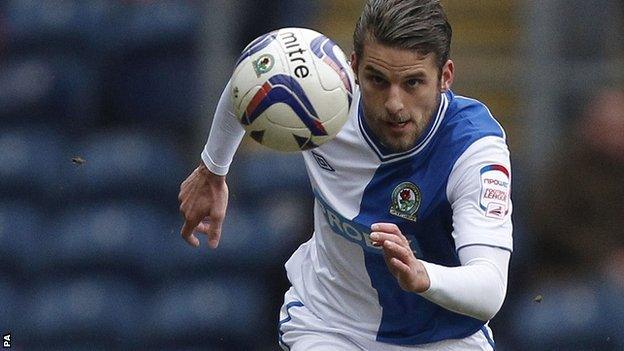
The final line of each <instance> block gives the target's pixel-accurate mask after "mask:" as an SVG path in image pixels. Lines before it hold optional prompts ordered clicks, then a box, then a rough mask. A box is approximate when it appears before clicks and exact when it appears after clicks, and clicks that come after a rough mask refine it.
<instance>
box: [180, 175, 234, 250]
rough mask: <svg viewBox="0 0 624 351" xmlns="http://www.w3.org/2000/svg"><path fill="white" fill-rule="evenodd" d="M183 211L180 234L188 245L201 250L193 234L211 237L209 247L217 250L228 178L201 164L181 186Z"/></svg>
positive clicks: (224, 208)
mask: <svg viewBox="0 0 624 351" xmlns="http://www.w3.org/2000/svg"><path fill="white" fill-rule="evenodd" d="M178 201H180V212H181V213H182V216H183V217H184V225H183V226H182V230H181V231H180V234H181V235H182V237H183V238H184V240H186V242H187V243H189V244H190V245H192V246H194V247H199V239H197V237H196V236H195V234H194V232H200V233H203V234H206V235H207V236H208V245H209V246H210V247H211V248H213V249H214V248H216V247H217V246H218V245H219V239H220V238H221V225H222V224H223V219H224V218H225V210H226V208H227V202H228V187H227V184H226V183H225V176H219V175H216V174H214V173H212V172H210V171H209V170H208V168H206V166H205V165H204V164H203V163H202V164H201V165H200V166H199V167H197V168H196V169H195V170H194V171H193V173H191V175H189V176H188V178H186V180H185V181H184V182H182V185H180V194H179V195H178Z"/></svg>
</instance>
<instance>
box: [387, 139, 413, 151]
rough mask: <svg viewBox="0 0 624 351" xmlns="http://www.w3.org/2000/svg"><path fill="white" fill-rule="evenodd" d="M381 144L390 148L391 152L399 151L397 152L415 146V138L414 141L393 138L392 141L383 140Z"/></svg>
mask: <svg viewBox="0 0 624 351" xmlns="http://www.w3.org/2000/svg"><path fill="white" fill-rule="evenodd" d="M382 144H383V146H385V147H386V149H388V150H390V151H391V152H392V153H399V152H404V151H408V150H411V149H412V148H414V146H416V141H415V140H414V141H411V140H405V141H402V140H399V141H397V140H393V141H392V142H388V141H384V142H382Z"/></svg>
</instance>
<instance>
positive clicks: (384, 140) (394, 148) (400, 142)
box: [372, 94, 440, 153]
mask: <svg viewBox="0 0 624 351" xmlns="http://www.w3.org/2000/svg"><path fill="white" fill-rule="evenodd" d="M437 96H438V97H437V99H436V103H435V104H434V105H433V107H432V108H431V109H430V110H427V111H425V113H424V114H423V117H422V118H414V116H405V115H403V116H398V117H390V116H389V115H388V113H386V112H382V113H374V114H373V116H372V117H373V118H372V119H373V120H374V121H376V122H375V124H376V126H375V128H373V133H374V134H375V135H376V136H377V138H378V139H379V142H380V143H381V145H383V146H384V147H385V148H386V149H388V150H389V151H390V152H392V153H399V152H404V151H408V150H411V149H412V148H414V147H415V146H416V141H418V139H419V138H420V136H421V135H422V134H423V132H424V131H425V129H426V128H427V126H428V125H429V122H430V121H431V119H432V118H434V116H433V113H434V112H435V111H436V110H437V108H438V106H439V104H440V94H437ZM406 120H409V121H411V122H413V123H414V124H415V128H414V130H413V131H411V132H410V133H409V134H406V135H402V136H401V137H400V138H396V137H393V136H391V135H390V132H389V131H386V130H385V129H383V128H384V126H383V123H384V122H383V121H406ZM380 129H381V130H380Z"/></svg>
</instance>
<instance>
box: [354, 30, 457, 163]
mask: <svg viewBox="0 0 624 351" xmlns="http://www.w3.org/2000/svg"><path fill="white" fill-rule="evenodd" d="M351 64H352V66H353V70H354V71H355V72H356V75H357V77H358V80H359V84H360V90H361V93H362V99H363V103H364V115H365V118H366V122H367V124H368V125H369V126H370V128H371V129H372V131H373V133H375V136H376V137H377V138H378V139H379V140H380V141H381V143H382V144H383V145H384V146H385V147H387V148H388V149H390V150H391V151H393V152H401V151H406V150H409V149H411V148H412V147H414V146H415V144H416V140H418V137H419V136H420V135H421V134H422V133H423V131H424V130H425V128H427V125H428V123H429V121H430V120H431V117H432V115H433V113H434V111H435V110H436V108H437V107H438V102H439V99H440V92H441V91H442V90H447V89H449V87H450V85H451V83H452V81H453V62H452V61H450V60H449V61H447V62H446V64H445V65H444V67H443V69H442V74H441V75H440V74H439V72H438V68H437V66H436V63H435V56H434V54H428V55H424V56H423V55H420V54H418V53H417V52H416V51H413V50H406V49H397V48H391V47H388V46H386V45H383V44H379V43H377V42H374V41H370V40H368V41H367V42H366V44H365V45H364V50H363V54H362V57H356V55H355V54H353V55H352V57H351Z"/></svg>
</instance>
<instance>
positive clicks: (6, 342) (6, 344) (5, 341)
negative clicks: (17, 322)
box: [2, 333, 11, 349]
mask: <svg viewBox="0 0 624 351" xmlns="http://www.w3.org/2000/svg"><path fill="white" fill-rule="evenodd" d="M2 348H5V349H10V348H11V333H7V334H4V335H2Z"/></svg>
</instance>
